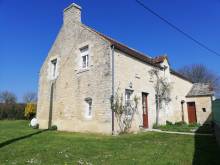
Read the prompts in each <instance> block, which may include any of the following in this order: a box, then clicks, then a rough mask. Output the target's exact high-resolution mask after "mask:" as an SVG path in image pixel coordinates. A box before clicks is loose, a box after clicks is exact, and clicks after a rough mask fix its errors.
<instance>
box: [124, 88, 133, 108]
mask: <svg viewBox="0 0 220 165" xmlns="http://www.w3.org/2000/svg"><path fill="white" fill-rule="evenodd" d="M132 93H133V90H129V89H126V90H125V105H130V104H131V101H132Z"/></svg>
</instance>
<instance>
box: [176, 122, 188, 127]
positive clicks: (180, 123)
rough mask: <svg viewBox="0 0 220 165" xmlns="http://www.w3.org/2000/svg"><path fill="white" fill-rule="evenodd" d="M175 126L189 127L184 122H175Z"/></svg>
mask: <svg viewBox="0 0 220 165" xmlns="http://www.w3.org/2000/svg"><path fill="white" fill-rule="evenodd" d="M174 125H179V126H181V125H187V123H186V122H184V121H178V122H175V124H174Z"/></svg>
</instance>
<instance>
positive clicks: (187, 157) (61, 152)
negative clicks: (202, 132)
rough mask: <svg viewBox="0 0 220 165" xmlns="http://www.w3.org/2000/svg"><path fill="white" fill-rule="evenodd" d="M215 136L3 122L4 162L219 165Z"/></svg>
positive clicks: (0, 149) (0, 147)
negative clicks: (112, 131) (79, 129)
mask: <svg viewBox="0 0 220 165" xmlns="http://www.w3.org/2000/svg"><path fill="white" fill-rule="evenodd" d="M219 153H220V150H219V148H218V147H217V144H216V141H215V138H214V137H210V136H195V137H194V136H189V135H175V134H164V133H156V132H147V133H139V134H127V135H121V136H116V137H113V136H105V135H99V134H81V133H68V132H58V131H40V130H36V129H31V128H29V127H28V122H27V121H0V164H1V165H5V164H8V165H11V164H21V165H23V164H37V165H41V164H42V165H47V164H48V165H51V164H55V165H56V164H57V165H65V164H68V165H74V164H89V163H90V164H101V165H103V164H104V165H108V164H116V165H118V164H120V165H121V164H122V165H123V164H125V165H129V164H132V165H133V164H144V165H152V164H153V165H165V164H166V165H190V164H199V165H202V164H204V165H205V164H212V165H215V164H220V158H219Z"/></svg>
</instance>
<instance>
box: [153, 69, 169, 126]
mask: <svg viewBox="0 0 220 165" xmlns="http://www.w3.org/2000/svg"><path fill="white" fill-rule="evenodd" d="M149 74H150V75H151V77H152V78H153V77H154V79H155V84H154V90H155V94H156V123H155V124H156V125H157V126H158V125H159V115H160V110H161V109H162V108H163V106H162V105H163V103H165V104H168V103H169V102H170V101H171V96H170V92H171V89H172V84H171V83H170V82H169V81H168V80H167V78H166V77H163V76H160V71H159V70H158V69H155V68H154V69H151V70H150V71H149Z"/></svg>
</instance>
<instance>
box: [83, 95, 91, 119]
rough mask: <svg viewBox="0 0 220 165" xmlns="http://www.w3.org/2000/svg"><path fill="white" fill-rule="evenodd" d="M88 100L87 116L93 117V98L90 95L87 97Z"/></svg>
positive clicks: (86, 100)
mask: <svg viewBox="0 0 220 165" xmlns="http://www.w3.org/2000/svg"><path fill="white" fill-rule="evenodd" d="M85 102H86V117H87V118H91V117H92V98H90V97H88V98H85Z"/></svg>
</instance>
